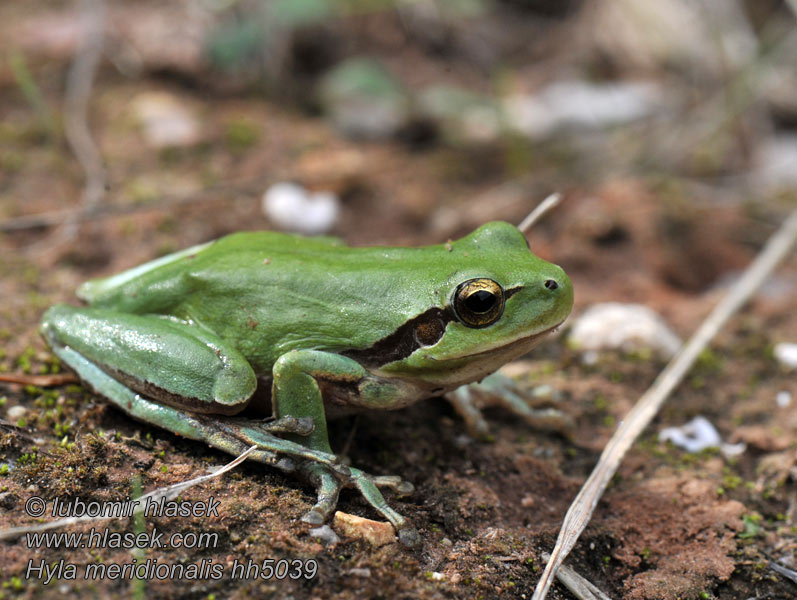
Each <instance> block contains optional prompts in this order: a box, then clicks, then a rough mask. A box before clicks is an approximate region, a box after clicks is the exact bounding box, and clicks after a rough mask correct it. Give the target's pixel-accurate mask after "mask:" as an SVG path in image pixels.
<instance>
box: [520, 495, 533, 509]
mask: <svg viewBox="0 0 797 600" xmlns="http://www.w3.org/2000/svg"><path fill="white" fill-rule="evenodd" d="M520 506H522V507H523V508H531V507H532V506H534V496H532V495H531V494H526V495H525V496H523V497H522V498H521V499H520Z"/></svg>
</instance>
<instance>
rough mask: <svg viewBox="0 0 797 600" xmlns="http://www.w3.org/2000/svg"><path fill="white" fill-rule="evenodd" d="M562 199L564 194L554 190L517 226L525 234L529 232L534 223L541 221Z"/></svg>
mask: <svg viewBox="0 0 797 600" xmlns="http://www.w3.org/2000/svg"><path fill="white" fill-rule="evenodd" d="M561 199H562V194H560V193H559V192H554V193H553V194H551V195H550V196H548V197H547V198H546V199H545V200H543V201H542V202H540V203H539V204H538V205H537V208H535V209H534V210H533V211H531V212H530V213H529V214H528V215H526V218H525V219H523V220H522V221H521V222H520V225H518V226H517V228H518V229H520V232H521V233H522V234H523V235H526V234H528V232H529V230H530V229H531V227H532V225H534V223H536V222H537V221H539V220H540V219H541V218H542V217H543V215H544V214H545V213H547V212H548V211H549V210H551V209H552V208H553V207H554V206H556V205H557V204H559V200H561Z"/></svg>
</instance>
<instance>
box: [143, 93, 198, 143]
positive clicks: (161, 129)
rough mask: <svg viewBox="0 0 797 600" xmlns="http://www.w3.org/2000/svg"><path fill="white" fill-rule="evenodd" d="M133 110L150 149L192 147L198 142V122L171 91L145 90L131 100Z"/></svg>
mask: <svg viewBox="0 0 797 600" xmlns="http://www.w3.org/2000/svg"><path fill="white" fill-rule="evenodd" d="M132 109H133V114H134V115H135V116H136V119H137V120H138V122H139V124H140V125H141V127H142V133H143V135H144V140H145V141H146V143H147V144H148V145H149V146H151V147H153V148H173V147H186V146H193V145H194V144H196V143H198V142H199V141H200V137H201V136H200V133H199V130H200V127H199V121H198V120H197V119H196V117H195V116H194V115H193V112H192V111H191V110H189V109H188V108H187V107H186V106H185V105H184V103H182V102H181V101H180V100H179V99H178V98H177V97H175V96H173V95H171V94H167V93H165V92H144V93H143V94H139V95H138V96H136V97H135V98H134V99H133V102H132Z"/></svg>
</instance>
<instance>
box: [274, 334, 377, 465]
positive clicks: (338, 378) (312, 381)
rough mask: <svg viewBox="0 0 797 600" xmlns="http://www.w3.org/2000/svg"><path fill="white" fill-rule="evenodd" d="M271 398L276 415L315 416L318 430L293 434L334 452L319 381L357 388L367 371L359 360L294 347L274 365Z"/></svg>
mask: <svg viewBox="0 0 797 600" xmlns="http://www.w3.org/2000/svg"><path fill="white" fill-rule="evenodd" d="M272 374H273V377H274V383H273V387H272V393H271V401H272V403H273V405H274V416H275V417H277V418H282V417H312V419H313V424H314V425H315V429H314V430H313V432H312V433H311V434H310V435H309V436H302V437H291V436H288V437H290V438H291V439H294V440H295V441H297V442H299V443H301V444H304V445H306V446H308V447H309V448H313V449H315V450H321V451H323V452H332V450H331V449H330V447H329V438H328V436H327V419H326V414H325V412H324V400H323V397H322V394H321V385H320V384H319V382H324V383H328V384H331V385H334V386H353V387H355V388H356V387H357V386H358V385H359V383H360V381H362V379H363V378H364V377H365V376H366V375H367V371H366V370H365V369H364V368H363V367H362V366H361V365H360V364H359V363H358V362H356V361H354V360H352V359H350V358H347V357H345V356H341V355H340V354H333V353H331V352H322V351H319V350H291V351H290V352H287V353H286V354H283V355H282V356H280V358H279V359H278V360H277V362H276V363H274V368H273V373H272Z"/></svg>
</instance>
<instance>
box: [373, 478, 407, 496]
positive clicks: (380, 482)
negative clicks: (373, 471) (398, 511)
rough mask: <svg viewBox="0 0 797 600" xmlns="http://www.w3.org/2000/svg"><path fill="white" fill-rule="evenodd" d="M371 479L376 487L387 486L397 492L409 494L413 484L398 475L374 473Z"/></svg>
mask: <svg viewBox="0 0 797 600" xmlns="http://www.w3.org/2000/svg"><path fill="white" fill-rule="evenodd" d="M371 479H372V480H373V482H374V483H375V484H376V485H377V486H378V487H387V488H390V489H391V490H393V491H394V492H396V493H398V494H411V493H412V492H414V491H415V486H414V485H412V484H411V483H410V482H409V481H406V480H404V479H402V478H401V477H399V476H398V475H376V476H372V477H371Z"/></svg>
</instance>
